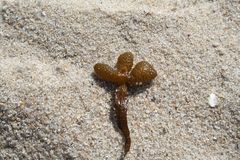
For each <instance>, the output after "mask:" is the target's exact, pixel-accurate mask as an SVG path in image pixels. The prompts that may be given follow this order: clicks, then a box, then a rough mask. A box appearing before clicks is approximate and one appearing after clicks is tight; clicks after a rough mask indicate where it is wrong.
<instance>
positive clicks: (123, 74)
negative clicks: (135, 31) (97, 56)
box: [94, 52, 157, 157]
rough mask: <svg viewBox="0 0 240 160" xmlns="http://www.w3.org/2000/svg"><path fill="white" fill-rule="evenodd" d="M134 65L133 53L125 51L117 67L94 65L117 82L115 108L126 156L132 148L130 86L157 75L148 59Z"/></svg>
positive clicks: (95, 69) (103, 77) (99, 74)
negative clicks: (129, 107)
mask: <svg viewBox="0 0 240 160" xmlns="http://www.w3.org/2000/svg"><path fill="white" fill-rule="evenodd" d="M132 67H133V54H132V53H131V52H125V53H123V54H121V55H120V56H119V57H118V61H117V64H116V68H112V67H110V66H109V65H107V64H102V63H97V64H95V65H94V71H95V73H96V75H97V76H98V77H99V78H100V79H102V80H105V81H109V82H113V83H115V84H117V86H118V87H117V89H116V90H115V94H114V95H115V97H114V100H115V102H114V110H115V114H116V120H117V126H118V128H119V129H120V131H121V133H122V135H123V137H124V139H125V145H124V157H125V156H126V154H127V153H128V152H129V150H130V146H131V138H130V131H129V129H128V124H127V107H126V105H125V99H126V97H127V95H128V89H127V88H128V86H133V85H142V84H145V83H148V82H150V81H151V80H153V79H154V78H155V77H156V76H157V72H156V70H155V69H154V68H153V67H152V65H150V64H149V63H148V62H146V61H141V62H139V63H137V64H136V65H135V67H134V68H133V69H132Z"/></svg>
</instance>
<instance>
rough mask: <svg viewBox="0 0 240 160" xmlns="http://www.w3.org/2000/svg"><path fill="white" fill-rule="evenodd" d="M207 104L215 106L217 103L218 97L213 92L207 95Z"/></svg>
mask: <svg viewBox="0 0 240 160" xmlns="http://www.w3.org/2000/svg"><path fill="white" fill-rule="evenodd" d="M208 104H209V106H210V107H216V106H217V105H218V97H217V96H216V95H215V94H214V93H211V94H210V95H209V98H208Z"/></svg>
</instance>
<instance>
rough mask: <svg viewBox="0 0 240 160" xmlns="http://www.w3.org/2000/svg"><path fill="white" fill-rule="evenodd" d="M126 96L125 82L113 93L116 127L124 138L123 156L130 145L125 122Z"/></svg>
mask: <svg viewBox="0 0 240 160" xmlns="http://www.w3.org/2000/svg"><path fill="white" fill-rule="evenodd" d="M126 96H127V86H126V85H125V84H124V85H121V86H119V87H118V88H117V89H116V93H115V113H116V118H117V125H118V128H119V129H120V130H121V132H122V135H123V137H124V140H125V145H124V157H125V156H126V154H127V153H128V151H129V150H130V146H131V138H130V132H129V129H128V124H127V108H126V106H124V100H125V98H126Z"/></svg>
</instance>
